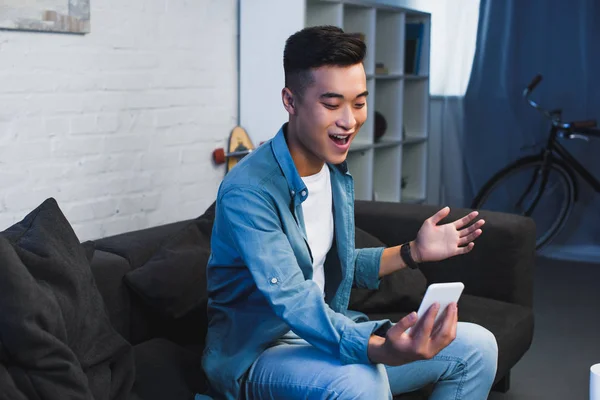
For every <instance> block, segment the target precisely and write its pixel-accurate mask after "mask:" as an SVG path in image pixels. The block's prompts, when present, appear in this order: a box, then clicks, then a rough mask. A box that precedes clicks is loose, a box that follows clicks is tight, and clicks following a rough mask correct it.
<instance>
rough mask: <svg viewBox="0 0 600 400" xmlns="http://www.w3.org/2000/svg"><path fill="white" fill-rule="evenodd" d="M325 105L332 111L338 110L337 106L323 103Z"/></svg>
mask: <svg viewBox="0 0 600 400" xmlns="http://www.w3.org/2000/svg"><path fill="white" fill-rule="evenodd" d="M323 105H324V106H325V108H328V109H330V110H335V109H336V108H338V105H337V104H328V103H323Z"/></svg>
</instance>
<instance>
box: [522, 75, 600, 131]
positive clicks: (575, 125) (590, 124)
mask: <svg viewBox="0 0 600 400" xmlns="http://www.w3.org/2000/svg"><path fill="white" fill-rule="evenodd" d="M541 81H542V75H540V74H538V75H536V76H535V77H534V78H533V79H532V80H531V82H530V83H529V85H527V88H525V90H524V91H523V97H524V98H525V100H527V102H528V103H529V105H530V106H531V107H533V108H535V109H536V110H538V111H539V112H541V113H542V114H544V116H545V117H546V118H548V119H549V120H551V121H552V124H553V125H554V126H556V127H558V128H560V129H564V130H568V131H573V129H577V132H579V133H582V134H588V135H593V136H600V130H598V129H593V128H595V127H596V125H597V123H596V120H586V121H573V122H569V123H563V122H562V121H561V120H560V114H561V113H560V112H556V110H554V111H548V110H546V109H544V108H542V107H541V106H540V105H539V104H537V103H536V102H535V101H533V100H531V99H530V98H529V96H530V94H531V92H532V91H533V89H535V88H536V86H537V85H538V84H539V83H540V82H541Z"/></svg>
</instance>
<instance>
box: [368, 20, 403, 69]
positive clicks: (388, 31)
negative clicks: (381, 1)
mask: <svg viewBox="0 0 600 400" xmlns="http://www.w3.org/2000/svg"><path fill="white" fill-rule="evenodd" d="M404 18H405V15H404V13H403V12H400V11H392V10H387V9H378V10H377V18H376V37H377V40H376V41H377V43H376V45H375V64H376V65H377V63H383V64H384V67H385V68H387V70H388V73H389V74H402V73H403V72H404V51H403V49H404Z"/></svg>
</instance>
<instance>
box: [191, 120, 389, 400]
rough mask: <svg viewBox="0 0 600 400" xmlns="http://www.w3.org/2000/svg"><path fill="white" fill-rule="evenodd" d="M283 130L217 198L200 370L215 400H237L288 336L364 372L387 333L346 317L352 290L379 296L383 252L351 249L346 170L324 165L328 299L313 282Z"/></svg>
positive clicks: (230, 177) (297, 181) (237, 170)
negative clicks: (330, 234)
mask: <svg viewBox="0 0 600 400" xmlns="http://www.w3.org/2000/svg"><path fill="white" fill-rule="evenodd" d="M286 127H287V125H284V126H283V127H282V128H281V129H280V131H279V132H278V133H277V135H276V136H275V137H274V138H273V139H271V140H269V141H268V142H266V143H264V144H263V145H262V146H260V147H258V148H257V149H256V150H255V151H253V152H252V153H251V154H250V155H248V156H246V157H244V159H242V160H241V161H240V162H239V163H238V164H237V165H236V166H235V167H234V168H233V169H231V171H229V173H228V174H227V175H226V177H225V179H224V180H223V182H222V183H221V185H220V187H219V192H218V195H217V204H216V215H215V222H214V226H213V233H212V239H211V256H210V259H209V262H208V266H207V285H208V297H209V300H208V333H207V337H206V346H205V350H204V355H203V359H202V364H203V368H204V371H205V373H206V375H207V377H208V379H209V382H210V386H211V388H212V390H213V391H215V392H216V393H215V395H217V396H218V397H219V398H222V397H224V398H226V399H237V398H239V396H240V390H241V384H242V381H243V379H244V376H245V374H246V372H247V371H248V370H249V368H250V366H251V365H252V363H253V362H254V361H255V360H256V359H257V358H258V356H259V355H260V354H261V353H262V352H263V351H264V350H265V349H267V348H268V347H269V346H271V345H272V344H273V342H274V341H276V340H277V339H279V338H280V337H282V336H283V335H284V334H285V333H287V332H288V331H290V330H291V331H293V332H294V333H295V334H297V335H298V336H300V337H301V338H303V339H304V340H306V341H307V342H309V343H310V344H312V345H313V346H315V347H317V348H319V349H320V350H322V351H324V352H326V353H329V354H331V355H333V356H334V357H336V358H338V359H339V360H340V361H341V362H342V363H344V364H350V363H370V361H369V359H368V357H367V344H368V341H369V337H370V336H371V335H372V334H373V333H375V332H376V331H379V332H377V333H380V332H384V331H385V330H387V329H389V327H390V326H391V323H390V321H388V320H384V321H366V320H363V321H355V320H353V319H352V318H350V316H349V315H351V312H349V311H348V310H347V308H348V302H349V299H350V289H351V288H352V287H353V286H357V287H363V288H371V289H375V288H377V287H378V286H379V277H378V276H379V264H380V260H381V255H382V252H383V248H371V249H360V250H355V248H354V184H353V180H352V177H351V176H350V174H349V173H348V170H347V167H346V163H345V162H344V163H342V164H340V165H335V166H334V165H328V167H329V169H330V173H331V186H332V188H331V189H332V195H333V213H334V229H335V234H334V244H333V245H332V248H331V250H330V251H329V253H328V255H327V258H326V260H325V298H323V295H322V292H321V291H320V289H319V287H318V286H317V284H316V283H315V282H314V281H312V280H311V278H312V268H313V267H312V256H311V252H310V248H309V247H308V242H307V239H306V231H305V227H304V220H303V216H302V207H301V205H302V202H303V201H304V200H305V199H306V198H307V197H308V196H309V195H310V194H309V193H308V190H307V188H306V186H305V185H304V183H303V181H302V179H301V178H300V175H299V173H298V171H297V169H296V167H295V165H294V162H293V160H292V157H291V155H290V152H289V149H288V147H287V143H286V139H285V130H286Z"/></svg>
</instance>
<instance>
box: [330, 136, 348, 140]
mask: <svg viewBox="0 0 600 400" xmlns="http://www.w3.org/2000/svg"><path fill="white" fill-rule="evenodd" d="M331 137H334V138H336V139H340V140H342V139H346V138H347V137H348V136H343V135H331Z"/></svg>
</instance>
